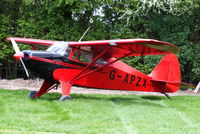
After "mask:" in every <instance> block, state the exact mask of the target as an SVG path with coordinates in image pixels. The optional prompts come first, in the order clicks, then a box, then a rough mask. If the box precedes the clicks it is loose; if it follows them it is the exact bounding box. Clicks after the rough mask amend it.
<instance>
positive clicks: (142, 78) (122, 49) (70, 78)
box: [7, 37, 188, 101]
mask: <svg viewBox="0 0 200 134" xmlns="http://www.w3.org/2000/svg"><path fill="white" fill-rule="evenodd" d="M7 40H9V41H11V43H12V45H13V47H14V50H15V52H16V53H15V54H14V58H15V59H17V60H20V61H21V62H22V65H23V66H24V68H25V71H26V73H27V75H28V71H27V69H26V68H28V70H30V71H32V72H34V73H35V74H37V75H38V76H39V77H40V78H43V79H44V82H43V84H42V86H41V88H40V89H39V91H30V93H29V94H28V97H30V98H38V97H40V96H42V95H43V94H45V93H47V92H48V91H50V90H51V89H53V88H55V87H57V86H58V84H60V85H61V89H62V96H61V98H60V101H65V100H70V99H71V96H70V89H71V87H72V85H76V86H81V87H89V88H98V89H111V90H127V91H144V92H160V93H162V94H164V95H166V96H167V97H168V98H169V95H168V94H167V93H172V92H176V91H177V90H178V89H179V88H180V86H188V85H187V84H185V83H182V82H181V73H180V64H179V61H178V59H177V57H176V55H175V53H176V52H177V51H178V48H177V47H176V46H175V45H173V44H170V43H167V42H163V41H157V40H153V39H121V40H100V41H79V42H63V41H51V40H40V39H30V38H18V37H10V38H7ZM17 42H19V43H25V44H28V45H31V46H32V48H33V49H34V50H23V51H20V50H19V47H18V45H17ZM37 44H39V45H47V46H49V47H48V49H47V50H45V51H38V50H36V49H35V46H36V45H37ZM146 55H165V56H164V57H163V58H162V59H161V61H160V62H159V63H158V65H157V66H156V67H155V69H154V70H153V71H152V72H151V73H150V75H146V74H144V73H142V72H140V71H138V70H136V69H134V68H133V67H131V66H129V65H127V64H125V63H123V62H122V61H120V60H121V59H123V58H125V57H128V56H146Z"/></svg>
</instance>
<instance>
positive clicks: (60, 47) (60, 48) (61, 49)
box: [46, 42, 70, 54]
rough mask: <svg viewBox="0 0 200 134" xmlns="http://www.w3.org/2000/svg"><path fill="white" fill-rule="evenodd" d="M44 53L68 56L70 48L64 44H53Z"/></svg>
mask: <svg viewBox="0 0 200 134" xmlns="http://www.w3.org/2000/svg"><path fill="white" fill-rule="evenodd" d="M46 51H48V52H54V53H59V54H69V52H70V48H69V45H68V44H67V43H65V42H55V43H54V44H53V45H51V46H50V47H49V48H48V49H47V50H46Z"/></svg>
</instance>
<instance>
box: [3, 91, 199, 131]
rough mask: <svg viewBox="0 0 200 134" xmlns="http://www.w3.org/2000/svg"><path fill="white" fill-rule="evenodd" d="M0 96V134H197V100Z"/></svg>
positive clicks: (11, 93)
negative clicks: (69, 98)
mask: <svg viewBox="0 0 200 134" xmlns="http://www.w3.org/2000/svg"><path fill="white" fill-rule="evenodd" d="M27 93H28V91H26V90H17V91H11V90H0V133H1V134H49V133H50V134H65V133H67V134H198V133H200V97H197V96H176V97H173V99H172V100H168V99H167V98H166V97H164V96H138V95H82V94H72V95H71V96H72V97H73V100H72V101H69V102H59V101H58V99H59V98H60V94H57V93H49V94H46V95H44V96H42V97H41V98H39V99H36V100H31V99H28V98H26V94H27Z"/></svg>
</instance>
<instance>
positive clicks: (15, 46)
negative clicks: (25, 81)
mask: <svg viewBox="0 0 200 134" xmlns="http://www.w3.org/2000/svg"><path fill="white" fill-rule="evenodd" d="M10 40H11V43H12V45H13V48H14V50H15V53H21V51H20V49H19V47H18V45H17V43H16V42H15V40H14V39H13V38H11V39H10ZM20 61H21V63H22V66H23V67H24V70H25V73H26V76H27V77H29V73H28V70H27V68H26V66H25V64H24V62H23V60H22V58H20Z"/></svg>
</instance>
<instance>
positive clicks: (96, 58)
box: [71, 47, 110, 82]
mask: <svg viewBox="0 0 200 134" xmlns="http://www.w3.org/2000/svg"><path fill="white" fill-rule="evenodd" d="M108 49H110V47H106V48H105V49H104V50H103V51H102V52H101V53H100V54H99V55H98V56H97V57H95V59H94V60H93V61H92V62H90V64H88V65H87V66H86V67H84V68H83V69H82V70H81V72H80V73H78V74H77V75H76V76H75V77H74V78H73V79H72V80H71V82H72V81H74V80H76V79H77V78H78V77H79V76H80V75H81V74H83V73H84V72H85V70H87V69H88V68H89V67H91V66H92V65H93V64H94V63H95V62H96V61H97V60H98V59H99V58H100V57H101V56H102V55H103V54H104V53H105V52H106V51H108Z"/></svg>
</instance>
